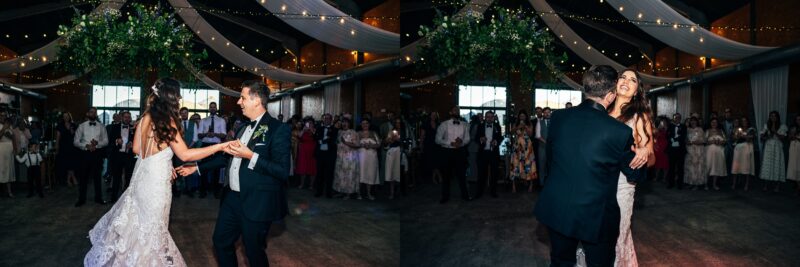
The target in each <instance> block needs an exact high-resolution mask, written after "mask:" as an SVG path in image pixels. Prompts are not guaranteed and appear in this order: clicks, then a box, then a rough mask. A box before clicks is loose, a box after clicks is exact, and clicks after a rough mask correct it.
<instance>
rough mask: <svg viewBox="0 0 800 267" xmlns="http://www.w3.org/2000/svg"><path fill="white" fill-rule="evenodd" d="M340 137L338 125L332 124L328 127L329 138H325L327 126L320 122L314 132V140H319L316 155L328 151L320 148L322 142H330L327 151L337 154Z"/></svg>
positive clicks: (330, 153)
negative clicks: (337, 142)
mask: <svg viewBox="0 0 800 267" xmlns="http://www.w3.org/2000/svg"><path fill="white" fill-rule="evenodd" d="M338 137H339V130H337V129H336V127H333V125H331V126H330V127H329V128H328V138H327V139H325V126H323V125H321V124H320V125H319V126H318V127H317V130H316V133H314V141H315V142H317V148H316V149H315V153H316V155H321V153H325V152H326V151H322V150H320V147H321V146H322V144H328V151H327V152H328V153H329V155H336V139H337V138H338ZM383 138H385V137H383ZM323 139H325V140H323ZM318 160H319V159H318Z"/></svg>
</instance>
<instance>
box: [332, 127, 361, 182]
mask: <svg viewBox="0 0 800 267" xmlns="http://www.w3.org/2000/svg"><path fill="white" fill-rule="evenodd" d="M345 142H347V143H351V144H357V143H358V133H356V132H355V131H353V130H346V131H340V132H339V144H337V148H336V171H335V174H334V178H333V190H336V191H337V192H341V193H345V194H352V193H356V192H358V185H359V184H358V169H359V166H358V149H357V148H353V147H350V146H348V145H346V144H345Z"/></svg>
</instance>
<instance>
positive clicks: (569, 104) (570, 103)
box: [564, 102, 572, 108]
mask: <svg viewBox="0 0 800 267" xmlns="http://www.w3.org/2000/svg"><path fill="white" fill-rule="evenodd" d="M571 107H572V102H567V103H566V104H564V108H571Z"/></svg>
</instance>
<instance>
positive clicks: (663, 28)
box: [608, 0, 774, 60]
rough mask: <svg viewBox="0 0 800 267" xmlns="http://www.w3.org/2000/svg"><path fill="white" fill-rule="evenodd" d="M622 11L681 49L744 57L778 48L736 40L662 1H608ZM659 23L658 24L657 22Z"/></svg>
mask: <svg viewBox="0 0 800 267" xmlns="http://www.w3.org/2000/svg"><path fill="white" fill-rule="evenodd" d="M608 4H609V5H611V6H612V7H614V9H616V10H617V12H619V13H620V14H622V15H623V16H625V18H627V19H628V20H631V21H646V22H648V23H634V25H636V26H638V27H639V29H642V30H643V31H644V32H646V33H648V34H650V35H651V36H653V37H655V38H656V39H658V40H659V41H661V42H664V43H665V44H667V45H669V46H671V47H674V48H676V49H678V50H681V51H684V52H687V53H689V54H693V55H698V56H707V57H712V58H719V59H724V60H740V59H742V58H745V57H749V56H752V55H755V54H759V53H762V52H765V51H767V50H770V49H773V48H774V47H766V46H755V45H749V44H744V43H740V42H736V41H733V40H730V39H727V38H725V37H722V36H719V35H717V34H715V33H713V32H711V31H708V30H706V29H704V28H701V27H699V26H697V24H696V23H694V22H693V21H691V20H689V19H688V18H686V17H684V16H683V15H681V14H680V13H678V12H677V11H675V9H673V8H672V7H670V6H669V5H667V4H665V3H664V2H662V1H661V0H608ZM653 22H655V23H653Z"/></svg>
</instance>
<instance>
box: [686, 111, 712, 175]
mask: <svg viewBox="0 0 800 267" xmlns="http://www.w3.org/2000/svg"><path fill="white" fill-rule="evenodd" d="M704 143H705V133H704V132H703V128H702V127H700V121H698V120H697V118H695V117H692V118H689V129H687V130H686V163H685V164H684V167H683V169H684V180H686V183H687V184H689V185H691V186H692V189H693V190H697V189H699V188H700V186H701V185H705V189H706V190H708V184H706V172H705V171H703V169H704V168H703V167H704V165H703V163H704V160H703V156H704V154H705V146H704Z"/></svg>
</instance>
